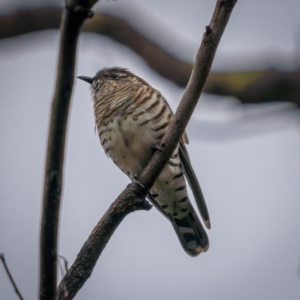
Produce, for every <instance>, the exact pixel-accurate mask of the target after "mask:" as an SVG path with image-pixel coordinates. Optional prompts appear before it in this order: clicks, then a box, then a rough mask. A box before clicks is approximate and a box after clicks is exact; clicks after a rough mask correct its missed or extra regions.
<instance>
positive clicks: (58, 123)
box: [39, 0, 96, 300]
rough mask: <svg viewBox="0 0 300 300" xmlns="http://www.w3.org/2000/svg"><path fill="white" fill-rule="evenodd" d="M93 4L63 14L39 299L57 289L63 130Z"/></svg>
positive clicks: (74, 3) (76, 1)
mask: <svg viewBox="0 0 300 300" xmlns="http://www.w3.org/2000/svg"><path fill="white" fill-rule="evenodd" d="M95 2H96V0H86V1H84V0H68V1H66V7H65V9H64V11H63V17H62V23H61V40H60V49H59V58H58V66H57V77H56V85H55V92H54V96H53V101H52V108H51V116H50V125H49V133H48V146H47V154H46V166H45V177H44V194H43V209H42V220H41V231H40V286H39V296H40V299H43V300H46V299H47V300H53V299H55V295H56V285H57V278H56V277H57V235H58V223H59V209H60V200H61V191H62V185H63V166H64V151H65V138H66V128H67V121H68V115H69V106H70V99H71V94H72V88H73V82H74V70H75V63H76V61H75V60H76V48H77V40H78V35H79V31H80V28H81V26H82V24H83V21H84V20H85V19H86V18H87V17H88V14H89V10H90V8H91V7H92V5H93V4H94V3H95Z"/></svg>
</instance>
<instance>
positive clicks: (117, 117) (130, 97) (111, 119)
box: [78, 67, 210, 256]
mask: <svg viewBox="0 0 300 300" xmlns="http://www.w3.org/2000/svg"><path fill="white" fill-rule="evenodd" d="M78 78H79V79H82V80H84V81H86V82H88V83H89V84H91V93H92V98H93V102H94V114H95V120H96V127H97V129H98V134H99V138H100V142H101V144H102V146H103V148H104V151H105V152H106V154H107V155H108V156H109V157H110V158H111V159H112V160H113V162H114V163H115V164H116V165H117V166H118V167H119V168H120V169H121V170H122V171H123V172H124V173H125V174H126V175H127V176H129V177H130V179H131V180H134V179H135V178H136V176H138V175H139V174H140V173H141V171H142V170H143V169H144V168H145V166H146V165H147V163H148V162H149V160H150V159H151V157H152V155H153V153H154V152H153V151H155V150H154V149H155V146H157V145H158V144H159V142H160V140H161V138H162V137H163V135H164V133H165V132H166V130H167V128H168V125H169V124H170V121H171V119H172V117H173V113H172V110H171V108H170V106H169V105H168V103H167V101H166V100H165V98H164V97H163V96H162V95H161V93H160V92H159V91H157V90H156V89H154V88H153V87H152V86H150V85H149V84H148V83H147V82H146V81H145V80H143V79H142V78H140V77H138V76H136V75H134V74H133V73H131V72H129V71H128V70H127V69H123V68H116V67H114V68H105V69H102V70H100V71H99V72H98V73H97V74H96V75H95V76H94V77H93V78H91V77H86V76H78ZM184 143H188V139H187V135H186V134H184V135H183V136H182V139H181V141H180V143H179V145H178V146H177V147H176V149H175V150H174V152H173V155H172V156H171V158H170V160H169V161H168V163H167V165H166V166H165V168H164V169H163V171H162V172H161V174H160V176H159V177H158V179H157V180H156V181H155V183H154V185H153V187H152V188H151V190H150V192H149V194H148V198H149V200H150V201H151V202H152V203H153V205H154V206H155V207H156V208H157V209H158V210H159V211H160V212H161V213H162V214H163V215H164V216H165V217H167V219H169V220H170V221H171V223H172V225H173V227H174V229H175V232H176V234H177V236H178V238H179V240H180V242H181V245H182V247H183V248H184V250H185V251H186V252H187V253H188V254H189V255H191V256H197V255H198V254H200V253H201V252H203V251H206V250H207V249H208V247H209V242H208V237H207V234H206V232H205V230H204V228H203V226H202V224H201V222H200V220H199V218H198V216H197V214H196V212H195V210H194V208H193V206H192V205H191V202H190V200H189V198H188V194H187V189H186V181H185V178H186V179H187V181H188V182H189V185H190V187H191V189H192V191H193V194H194V198H195V200H196V203H197V206H198V208H199V211H200V214H201V216H202V218H203V221H204V224H205V225H206V227H207V228H210V220H209V215H208V211H207V208H206V204H205V200H204V198H203V195H202V192H201V189H200V186H199V183H198V180H197V178H196V175H195V173H194V171H193V168H192V166H191V163H190V159H189V156H188V153H187V150H186V148H185V146H184Z"/></svg>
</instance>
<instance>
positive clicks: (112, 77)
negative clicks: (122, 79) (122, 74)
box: [109, 73, 119, 79]
mask: <svg viewBox="0 0 300 300" xmlns="http://www.w3.org/2000/svg"><path fill="white" fill-rule="evenodd" d="M109 78H110V79H118V78H119V76H118V75H117V74H114V73H113V74H111V75H110V76H109Z"/></svg>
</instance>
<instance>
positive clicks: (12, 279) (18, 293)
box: [0, 253, 24, 300]
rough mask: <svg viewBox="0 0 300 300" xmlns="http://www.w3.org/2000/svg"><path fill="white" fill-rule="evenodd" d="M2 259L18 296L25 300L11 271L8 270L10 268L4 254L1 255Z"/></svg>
mask: <svg viewBox="0 0 300 300" xmlns="http://www.w3.org/2000/svg"><path fill="white" fill-rule="evenodd" d="M0 259H1V261H2V263H3V266H4V269H5V271H6V274H7V276H8V278H9V280H10V282H11V284H12V285H13V287H14V289H15V292H16V294H17V295H18V297H19V298H20V300H24V298H23V297H22V295H21V293H20V291H19V289H18V287H17V285H16V283H15V281H14V278H13V277H12V275H11V273H10V271H9V268H8V266H7V264H6V261H5V257H4V253H0Z"/></svg>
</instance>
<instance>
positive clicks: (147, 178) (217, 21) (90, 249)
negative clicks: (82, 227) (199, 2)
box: [58, 0, 236, 300]
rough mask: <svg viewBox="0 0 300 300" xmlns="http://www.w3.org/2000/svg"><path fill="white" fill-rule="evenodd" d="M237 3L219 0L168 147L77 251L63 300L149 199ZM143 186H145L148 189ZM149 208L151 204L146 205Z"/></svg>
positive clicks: (167, 139)
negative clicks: (131, 214)
mask: <svg viewBox="0 0 300 300" xmlns="http://www.w3.org/2000/svg"><path fill="white" fill-rule="evenodd" d="M235 3H236V1H235V0H218V1H217V4H216V8H215V11H214V14H213V17H212V20H211V22H210V25H209V26H208V27H207V28H206V32H205V33H204V36H203V40H202V43H201V46H200V49H199V51H198V54H197V57H196V62H195V65H194V69H193V72H192V75H191V78H190V81H189V84H188V86H187V88H186V91H185V93H184V95H183V97H182V101H181V103H180V105H179V107H178V109H177V112H176V114H175V116H174V117H173V119H172V122H171V124H170V126H169V128H168V130H167V132H166V134H165V135H164V137H163V139H162V141H161V143H160V147H161V148H162V149H163V150H164V151H156V152H155V153H154V155H153V157H152V159H151V160H150V162H149V164H148V165H147V167H146V168H145V169H144V171H143V172H142V173H141V174H140V176H139V182H140V183H141V184H137V183H135V182H133V183H131V184H130V185H128V186H127V188H126V189H125V190H124V191H123V192H122V193H121V195H120V196H119V197H118V198H117V199H116V201H115V202H114V203H113V204H112V205H111V207H110V208H109V210H108V211H107V212H106V214H105V215H104V216H103V218H102V219H101V220H100V221H99V223H98V224H97V225H96V227H95V228H94V229H93V231H92V233H91V235H90V236H89V238H88V240H87V241H86V242H85V244H84V245H83V247H82V248H81V250H80V252H79V254H78V255H77V258H76V260H75V262H74V264H73V265H72V266H71V268H70V270H69V272H68V273H67V274H66V275H65V277H64V278H63V280H62V281H61V283H60V284H59V287H58V299H59V300H62V299H73V297H74V296H75V295H76V293H77V292H78V290H79V289H80V288H81V287H82V286H83V284H84V283H85V281H86V280H87V279H88V277H89V276H90V275H91V273H92V271H93V268H94V266H95V264H96V262H97V260H98V258H99V255H100V254H101V252H102V251H103V249H104V247H105V245H106V244H107V242H108V241H109V239H110V237H111V236H112V234H113V232H114V230H115V229H116V228H117V226H118V225H119V224H120V222H121V221H122V220H123V218H124V217H125V216H126V215H127V214H128V213H129V212H131V211H132V210H135V209H141V208H144V209H145V207H144V206H145V205H146V203H147V202H145V201H144V200H141V198H144V197H145V196H146V195H147V193H148V191H149V189H150V188H151V186H152V185H153V183H154V182H155V180H156V178H157V177H158V176H159V174H160V172H161V171H162V169H163V168H164V166H165V164H166V163H167V161H168V160H169V158H170V156H171V154H172V152H173V151H174V149H175V147H176V145H177V144H178V142H179V140H180V138H181V136H182V134H183V132H184V130H185V127H186V125H187V123H188V121H189V119H190V117H191V114H192V112H193V110H194V108H195V106H196V104H197V101H198V99H199V97H200V94H201V92H202V90H203V88H204V85H205V82H206V79H207V76H208V74H209V71H210V68H211V65H212V61H213V58H214V55H215V52H216V49H217V46H218V44H219V41H220V39H221V36H222V33H223V31H224V29H225V26H226V24H227V21H228V19H229V17H230V14H231V11H232V9H233V7H234V5H235ZM141 186H144V187H145V189H143V188H142V187H141ZM140 205H142V207H140ZM146 208H148V207H147V206H146Z"/></svg>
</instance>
